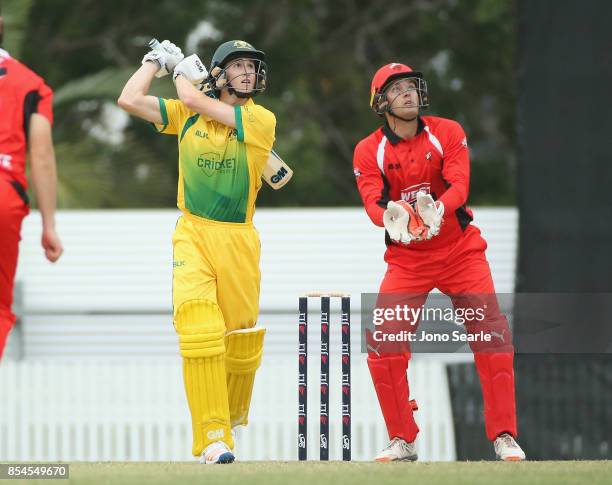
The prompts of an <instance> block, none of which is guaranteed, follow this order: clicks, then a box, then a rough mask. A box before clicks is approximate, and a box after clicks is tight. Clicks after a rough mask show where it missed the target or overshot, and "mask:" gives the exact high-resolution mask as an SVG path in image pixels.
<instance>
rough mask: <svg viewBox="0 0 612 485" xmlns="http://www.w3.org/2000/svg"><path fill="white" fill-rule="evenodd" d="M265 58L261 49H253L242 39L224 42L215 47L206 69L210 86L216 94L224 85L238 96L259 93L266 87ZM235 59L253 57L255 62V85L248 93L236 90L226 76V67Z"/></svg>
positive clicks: (248, 96)
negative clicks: (208, 67)
mask: <svg viewBox="0 0 612 485" xmlns="http://www.w3.org/2000/svg"><path fill="white" fill-rule="evenodd" d="M265 58H266V55H265V53H264V52H263V51H260V50H257V49H255V48H254V47H253V46H252V45H251V44H249V43H248V42H245V41H243V40H230V41H227V42H224V43H223V44H221V45H220V46H219V47H217V50H216V51H215V53H214V54H213V57H212V61H211V63H210V69H209V70H208V72H209V73H210V79H209V81H210V86H211V87H212V88H213V89H214V90H215V91H216V94H217V96H218V95H219V93H220V91H221V89H223V87H225V86H226V85H227V87H228V90H229V92H230V93H231V94H235V95H236V96H238V97H239V98H250V97H252V96H255V95H257V94H259V93H261V92H262V91H264V90H265V89H266V80H267V70H268V67H267V65H266V63H265ZM236 59H253V60H254V62H255V87H254V88H253V90H252V91H251V92H250V93H240V92H238V91H236V90H235V89H234V88H233V87H232V85H231V82H232V79H228V78H227V73H226V69H227V67H228V66H229V65H230V64H231V62H232V61H234V60H236ZM241 76H242V75H241ZM237 77H239V76H237Z"/></svg>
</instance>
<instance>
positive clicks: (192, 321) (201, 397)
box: [174, 300, 234, 456]
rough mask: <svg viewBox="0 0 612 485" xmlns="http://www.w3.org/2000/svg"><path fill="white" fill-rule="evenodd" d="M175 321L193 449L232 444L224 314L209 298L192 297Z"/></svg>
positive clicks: (197, 451) (200, 451)
mask: <svg viewBox="0 0 612 485" xmlns="http://www.w3.org/2000/svg"><path fill="white" fill-rule="evenodd" d="M174 325H175V328H176V332H177V333H178V336H179V347H180V351H181V355H182V356H183V379H184V382H185V393H186V394H187V401H188V402H189V410H190V411H191V423H192V430H193V448H192V453H193V455H194V456H200V455H201V454H202V451H203V450H204V448H206V446H208V445H209V444H210V443H213V442H215V441H224V442H225V443H226V444H227V445H228V446H229V447H230V448H233V447H234V440H233V438H232V434H231V427H230V413H229V406H228V400H227V385H226V381H225V342H224V335H225V323H224V321H223V314H222V313H221V310H220V309H219V307H218V306H217V304H216V303H214V302H212V301H210V300H189V301H186V302H185V303H183V304H182V305H181V306H180V308H179V309H178V311H177V314H176V318H175V322H174Z"/></svg>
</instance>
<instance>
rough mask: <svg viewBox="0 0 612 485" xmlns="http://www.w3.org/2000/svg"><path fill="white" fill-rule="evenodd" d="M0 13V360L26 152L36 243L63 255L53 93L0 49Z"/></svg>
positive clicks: (9, 316)
mask: <svg viewBox="0 0 612 485" xmlns="http://www.w3.org/2000/svg"><path fill="white" fill-rule="evenodd" d="M1 14H2V12H1V11H0V112H1V113H2V114H1V116H0V359H1V358H2V354H3V351H4V346H5V344H6V339H7V337H8V334H9V332H10V331H11V328H12V327H13V324H14V323H15V315H14V314H13V313H12V310H11V308H12V305H13V284H14V280H15V271H16V269H17V255H18V252H19V240H20V239H21V236H20V233H21V223H22V221H23V218H24V217H25V216H26V215H28V212H29V202H28V195H27V188H28V181H27V179H26V154H29V159H30V169H31V172H32V174H31V176H32V182H33V183H34V190H35V192H36V201H37V204H38V208H39V210H40V215H41V217H42V224H43V230H42V238H41V243H42V247H43V249H44V251H45V256H46V257H47V259H48V260H49V261H51V262H52V263H54V262H55V261H57V260H58V259H59V257H60V256H61V254H62V251H63V248H62V243H61V241H60V239H59V237H58V235H57V233H56V231H55V204H56V185H57V180H56V167H55V152H54V149H53V139H52V135H51V125H52V124H53V106H52V105H53V92H52V91H51V88H49V86H47V85H46V84H45V81H44V80H43V79H42V78H41V77H40V76H38V75H37V74H36V73H34V72H33V71H31V70H30V69H28V68H27V67H26V66H24V65H23V64H22V63H20V62H19V61H18V60H16V59H13V58H12V57H11V55H10V54H9V53H8V52H7V51H5V50H3V49H2V48H1V46H2V35H3V33H4V26H3V21H2V17H1Z"/></svg>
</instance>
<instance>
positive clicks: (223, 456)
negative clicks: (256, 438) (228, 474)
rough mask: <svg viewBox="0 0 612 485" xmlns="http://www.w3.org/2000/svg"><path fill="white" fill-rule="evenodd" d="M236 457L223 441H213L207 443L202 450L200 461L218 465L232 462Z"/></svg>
mask: <svg viewBox="0 0 612 485" xmlns="http://www.w3.org/2000/svg"><path fill="white" fill-rule="evenodd" d="M235 459H236V457H235V456H234V454H233V453H232V450H230V449H229V446H227V445H226V444H225V443H224V442H223V441H215V442H214V443H211V444H210V445H208V446H207V447H206V448H205V449H204V451H203V452H202V456H201V457H200V463H204V464H206V465H219V464H225V463H232V462H233V461H234V460H235Z"/></svg>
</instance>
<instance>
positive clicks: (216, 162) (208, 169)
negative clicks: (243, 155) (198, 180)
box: [197, 152, 236, 177]
mask: <svg viewBox="0 0 612 485" xmlns="http://www.w3.org/2000/svg"><path fill="white" fill-rule="evenodd" d="M197 164H198V167H200V169H201V170H202V172H204V175H206V176H207V177H212V176H213V175H214V174H215V173H218V174H225V173H230V172H233V171H234V168H236V159H235V158H225V159H221V156H220V155H219V154H218V153H217V152H207V153H202V154H201V155H200V156H199V157H198V160H197Z"/></svg>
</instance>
